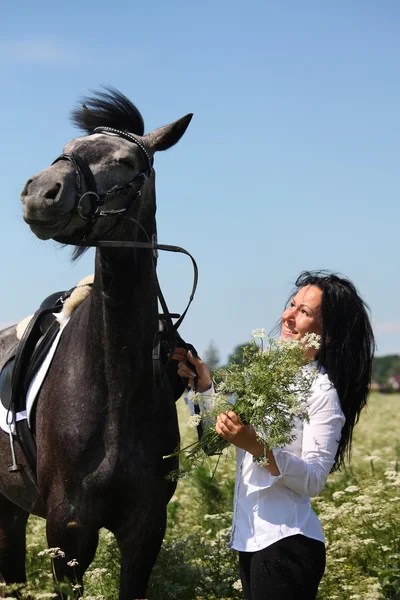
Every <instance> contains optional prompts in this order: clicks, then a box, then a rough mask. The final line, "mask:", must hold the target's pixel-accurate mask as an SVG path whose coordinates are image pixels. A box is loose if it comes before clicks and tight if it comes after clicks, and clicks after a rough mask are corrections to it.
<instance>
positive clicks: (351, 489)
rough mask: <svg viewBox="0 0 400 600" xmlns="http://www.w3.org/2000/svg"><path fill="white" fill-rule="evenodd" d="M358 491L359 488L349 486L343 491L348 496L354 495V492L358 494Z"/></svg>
mask: <svg viewBox="0 0 400 600" xmlns="http://www.w3.org/2000/svg"><path fill="white" fill-rule="evenodd" d="M359 490H360V488H359V487H358V486H357V485H349V487H347V488H346V489H345V490H344V491H345V492H347V493H348V494H355V492H358V491H359Z"/></svg>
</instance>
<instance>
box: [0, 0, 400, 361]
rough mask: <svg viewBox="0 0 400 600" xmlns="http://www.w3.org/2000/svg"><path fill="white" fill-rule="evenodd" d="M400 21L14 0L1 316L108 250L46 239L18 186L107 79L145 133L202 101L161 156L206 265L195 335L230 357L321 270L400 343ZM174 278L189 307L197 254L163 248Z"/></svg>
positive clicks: (161, 191) (384, 348) (6, 12)
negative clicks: (346, 282)
mask: <svg viewBox="0 0 400 600" xmlns="http://www.w3.org/2000/svg"><path fill="white" fill-rule="evenodd" d="M399 26H400V4H399V3H398V2H397V0H383V1H382V2H376V0H374V1H371V0H353V1H352V2H348V1H347V0H336V1H335V2H333V1H332V0H331V1H330V2H321V1H320V0H318V1H313V0H302V1H301V2H299V1H296V0H292V1H286V0H279V1H278V0H274V1H272V0H271V1H270V0H264V1H261V0H254V1H249V2H247V3H244V2H238V1H236V0H230V1H229V2H228V1H227V0H214V1H213V2H211V1H209V0H206V1H204V0H203V1H202V2H198V1H193V2H188V1H187V0H186V1H185V2H184V1H180V0H169V1H168V2H167V1H165V0H163V1H162V0H147V2H137V1H135V0H130V1H129V2H128V1H124V0H122V1H119V2H118V3H114V4H111V3H105V2H102V1H101V0H97V1H96V2H93V1H92V0H86V2H79V3H78V2H76V1H75V0H71V1H70V2H68V3H54V2H53V1H52V2H48V1H47V0H45V1H41V2H39V3H31V2H28V1H25V0H24V1H22V2H19V3H15V2H11V0H1V2H0V75H1V83H2V86H1V90H2V92H1V95H0V114H1V115H2V123H1V143H2V158H1V161H0V178H1V182H2V194H1V207H2V218H1V220H0V229H1V237H0V240H1V242H0V244H1V253H2V294H1V296H0V322H1V323H2V324H5V323H10V322H16V321H18V320H19V319H21V318H22V317H24V316H25V315H27V314H30V313H32V312H33V311H34V310H35V309H36V308H37V306H38V304H39V303H40V301H41V300H42V298H43V297H44V296H46V295H47V294H49V293H51V292H52V291H55V290H59V289H68V288H69V287H71V286H72V285H74V284H75V283H76V282H77V281H78V280H79V279H81V278H82V277H83V276H85V275H86V274H88V273H91V272H93V253H92V252H90V253H88V254H87V255H86V256H85V257H84V258H83V259H82V260H81V261H79V262H78V263H77V264H75V265H72V263H71V262H70V260H69V252H68V250H65V249H64V250H63V249H59V247H58V246H57V244H55V243H54V242H41V241H39V240H38V239H36V238H35V237H34V235H33V234H32V233H31V232H30V230H29V228H28V226H27V225H26V224H24V222H23V220H22V211H21V206H20V202H19V195H20V192H21V190H22V188H23V186H24V183H25V181H26V180H27V179H28V177H30V176H31V175H33V174H35V173H37V172H38V171H41V170H42V169H44V168H45V167H47V166H49V164H50V163H51V162H52V160H53V159H54V158H55V157H56V156H57V155H58V154H59V153H60V151H61V149H62V147H63V146H64V145H65V143H66V142H67V141H68V140H69V139H71V138H73V137H77V135H79V132H78V131H77V130H76V129H74V128H73V127H72V125H71V123H70V121H69V113H70V110H71V109H72V108H73V107H74V106H75V104H76V103H77V101H78V100H79V98H80V97H81V96H82V95H85V94H87V93H88V92H89V91H90V90H91V89H99V87H100V86H101V85H102V84H110V85H113V86H115V87H116V88H118V89H119V90H120V91H122V92H123V93H124V94H126V95H127V96H128V97H129V98H130V99H131V100H132V101H133V102H134V103H135V104H136V105H137V106H138V108H139V109H140V111H141V112H142V114H143V117H144V120H145V124H146V131H147V132H148V131H150V130H152V129H153V128H155V127H158V126H161V125H164V124H166V123H169V122H171V121H174V120H175V119H177V118H179V117H181V116H183V115H185V114H186V113H189V112H193V113H194V118H193V120H192V123H191V124H190V126H189V128H188V130H187V133H186V134H185V136H184V137H183V138H182V140H181V141H180V142H179V144H177V145H176V146H175V147H174V148H172V149H170V150H169V151H167V152H164V153H159V155H158V156H157V160H156V164H155V167H156V172H157V199H158V213H157V214H158V230H159V240H160V242H162V243H169V244H176V245H180V246H183V247H185V248H186V249H187V250H189V251H190V252H191V253H192V254H193V255H194V256H195V258H196V260H197V261H198V264H199V269H200V279H199V288H198V292H197V294H196V297H195V300H194V303H193V305H192V308H191V310H190V312H189V314H188V316H187V318H186V320H185V322H184V324H183V326H182V328H181V333H182V335H183V337H184V338H185V339H187V341H190V342H192V343H193V344H194V345H195V346H196V347H197V348H198V350H199V352H200V353H204V351H205V350H206V348H207V347H208V345H209V343H210V340H213V341H214V343H215V345H216V346H217V348H218V349H219V352H220V355H221V360H222V361H224V360H225V359H226V357H227V355H228V354H229V353H230V352H231V351H232V349H233V348H234V346H235V345H236V344H238V343H241V342H245V341H246V340H248V339H249V336H250V332H251V330H252V329H254V328H256V327H265V328H266V329H267V330H269V329H271V328H272V326H273V325H274V323H275V321H276V319H277V318H278V317H279V315H280V314H281V311H282V308H283V306H284V303H285V301H286V298H287V296H288V295H289V293H290V290H291V289H292V284H293V282H294V280H295V279H296V277H297V275H298V274H299V273H300V271H302V270H303V269H318V268H323V269H330V270H333V271H335V272H340V273H343V274H345V275H347V276H348V277H350V278H351V279H352V280H353V281H354V283H355V285H356V287H357V288H358V289H359V291H360V293H361V294H362V296H363V297H364V299H365V300H366V301H367V303H368V304H369V305H370V307H371V314H372V319H373V324H374V329H375V333H376V337H377V342H378V353H379V354H388V353H400V317H399V312H398V298H399V295H400V278H399V269H398V263H399V260H398V257H399V254H400V249H399V222H400V219H399V216H400V210H399V205H400V204H399V173H400V169H399V164H398V163H399V156H400V153H399V150H400V148H399V145H400V142H399V140H400V121H399V106H400V71H399V64H400V60H399V59H400V38H399V35H398V31H399ZM128 276H129V274H128V273H127V277H128ZM159 277H160V280H161V282H162V286H163V290H164V293H165V296H166V298H167V301H168V304H169V306H170V309H171V310H173V311H177V312H179V311H182V310H183V308H184V306H185V305H186V301H187V297H188V295H189V293H190V288H191V277H192V275H191V267H190V261H189V260H186V259H185V258H184V257H180V256H175V255H165V256H162V257H161V258H160V261H159Z"/></svg>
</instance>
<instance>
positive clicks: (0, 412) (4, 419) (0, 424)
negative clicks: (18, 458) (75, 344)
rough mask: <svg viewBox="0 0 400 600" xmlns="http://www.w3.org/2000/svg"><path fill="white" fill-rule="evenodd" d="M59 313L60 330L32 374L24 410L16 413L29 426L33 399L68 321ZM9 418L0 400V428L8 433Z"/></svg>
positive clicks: (18, 419)
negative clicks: (36, 369) (34, 373)
mask: <svg viewBox="0 0 400 600" xmlns="http://www.w3.org/2000/svg"><path fill="white" fill-rule="evenodd" d="M61 315H62V313H61ZM61 315H60V314H56V315H55V316H56V318H57V319H58V320H59V321H60V322H61V325H60V331H59V332H58V334H57V336H56V338H55V339H54V342H53V344H52V346H51V347H50V350H49V351H48V353H47V354H46V356H45V358H44V360H43V363H42V364H41V366H40V368H39V369H38V371H37V373H36V375H35V376H34V378H33V379H32V381H31V383H30V386H29V389H28V393H27V397H26V410H23V411H21V412H19V413H17V414H16V419H17V421H21V420H23V419H28V425H29V426H30V421H29V419H30V415H31V413H32V408H33V406H34V404H35V400H36V398H37V395H38V393H39V391H40V388H41V387H42V384H43V381H44V378H45V377H46V374H47V371H48V370H49V367H50V365H51V361H52V360H53V357H54V354H55V352H56V350H57V346H58V342H59V341H60V338H61V334H62V332H63V330H64V327H65V326H66V324H67V323H68V321H69V319H65V317H64V318H63V316H61ZM60 316H61V318H60ZM11 419H12V414H10V413H9V412H8V410H7V409H6V408H5V407H4V406H3V404H2V403H1V402H0V428H1V429H2V430H3V431H5V432H6V433H10V425H12V423H10V420H11ZM11 429H12V428H11Z"/></svg>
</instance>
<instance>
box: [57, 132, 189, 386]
mask: <svg viewBox="0 0 400 600" xmlns="http://www.w3.org/2000/svg"><path fill="white" fill-rule="evenodd" d="M93 133H104V134H113V135H116V136H118V137H121V138H124V139H126V140H128V141H130V142H132V143H134V144H136V145H137V146H138V147H139V148H140V150H141V152H142V154H143V155H144V157H145V158H146V162H147V169H146V170H145V171H143V172H141V173H139V174H138V175H137V176H136V177H134V178H133V179H132V180H131V181H130V182H129V183H127V184H125V185H123V186H115V187H113V188H111V189H110V190H108V191H107V192H105V193H103V194H99V193H98V190H97V185H96V181H95V178H94V175H93V173H92V170H91V168H90V167H89V165H88V164H87V162H86V161H85V160H84V159H83V158H82V157H81V156H79V155H78V154H76V153H75V152H71V153H70V154H61V155H60V156H58V157H57V158H56V159H55V161H53V163H52V164H55V163H56V162H58V161H60V160H68V161H69V162H71V164H72V166H73V168H74V171H75V180H76V200H75V205H74V208H73V210H72V212H71V217H70V219H69V221H68V222H67V224H66V225H65V227H66V226H67V225H68V223H69V222H70V220H71V219H72V217H73V215H74V214H75V213H78V215H79V216H80V217H81V218H82V219H84V220H85V221H87V226H86V228H85V230H84V233H83V236H82V238H81V239H79V240H75V239H71V240H70V241H69V242H63V243H68V244H72V245H74V246H80V247H96V248H138V249H148V250H152V264H153V269H154V273H155V279H156V284H157V297H158V299H159V301H160V305H161V308H162V310H163V315H162V317H163V320H164V321H165V323H166V331H164V330H163V329H162V328H161V327H160V328H159V331H157V332H156V334H155V336H154V343H153V368H154V379H155V384H156V386H157V387H161V386H162V378H163V373H162V370H161V366H160V364H159V363H160V361H159V358H160V344H161V342H162V341H163V340H166V341H167V342H168V343H169V345H170V347H171V354H172V352H173V350H174V348H175V346H176V338H177V330H178V328H179V326H180V325H181V323H182V321H183V319H184V318H185V316H186V313H187V311H188V310H189V306H190V305H191V303H192V301H193V299H194V295H195V292H196V288H197V282H198V267H197V264H196V261H195V259H194V258H193V256H192V255H191V254H190V253H189V252H188V251H187V250H185V249H184V248H181V247H180V246H172V245H169V244H159V243H158V242H157V236H156V235H155V234H154V235H153V236H152V239H151V240H150V237H149V235H148V233H147V231H146V230H145V229H144V227H143V226H142V225H141V224H140V223H139V221H137V220H136V219H134V218H133V217H131V216H130V215H127V214H126V213H127V212H128V211H129V209H130V208H131V206H132V203H133V200H134V199H135V198H136V197H139V196H140V195H141V193H142V192H141V188H142V186H143V184H144V183H145V181H146V180H147V179H148V178H149V177H150V175H151V172H152V168H153V159H152V157H151V156H150V155H149V153H148V152H147V150H146V148H145V146H144V145H143V143H142V142H141V141H140V140H139V139H138V138H137V137H136V136H134V135H133V134H131V133H129V132H126V131H120V130H118V129H114V128H112V127H96V129H95V130H94V131H93ZM83 180H85V182H86V185H87V187H88V191H86V192H84V193H82V189H83V185H82V184H83ZM135 188H136V191H134V193H133V196H132V199H131V202H130V203H129V204H128V206H126V207H124V208H121V209H115V210H103V209H102V207H103V206H104V203H105V201H106V200H107V199H109V198H111V197H112V196H114V195H116V194H127V193H129V192H132V191H133V190H134V189H135ZM105 217H122V218H125V219H127V220H128V221H130V222H132V223H133V224H135V225H136V226H137V227H139V229H140V230H141V231H142V232H143V234H144V236H145V238H146V240H147V241H145V242H136V241H123V240H121V241H112V240H93V241H92V240H88V239H87V236H88V234H89V233H90V231H91V229H92V227H93V225H94V224H95V223H96V221H97V220H98V219H99V218H105ZM115 226H116V223H115V224H114V225H113V226H112V227H111V228H110V229H109V230H108V232H109V231H111V229H113V228H114V227H115ZM108 232H107V233H108ZM158 250H163V251H166V252H176V253H180V254H186V256H188V257H189V258H190V259H191V261H192V266H193V285H192V291H191V293H190V297H189V302H188V304H187V306H186V308H185V310H184V311H183V313H182V314H181V315H180V316H179V315H173V314H171V313H170V312H169V310H168V307H167V303H166V301H165V298H164V295H163V293H162V291H161V287H160V284H159V281H158V277H157V269H156V264H155V259H156V258H157V257H158ZM173 317H175V318H176V317H178V320H177V321H176V322H175V323H173V321H172V318H173Z"/></svg>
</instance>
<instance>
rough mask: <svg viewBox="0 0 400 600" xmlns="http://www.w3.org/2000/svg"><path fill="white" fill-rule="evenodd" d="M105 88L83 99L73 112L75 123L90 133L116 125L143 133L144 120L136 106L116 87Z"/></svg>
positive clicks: (119, 127)
mask: <svg viewBox="0 0 400 600" xmlns="http://www.w3.org/2000/svg"><path fill="white" fill-rule="evenodd" d="M104 89H105V91H104V92H100V91H99V92H96V91H95V92H93V94H92V95H91V96H88V97H87V98H83V99H82V100H81V106H79V108H75V109H74V110H73V111H72V113H71V119H72V122H73V123H74V125H76V126H77V127H79V128H80V129H83V130H84V131H86V133H88V134H89V135H90V134H91V133H93V130H94V129H95V128H96V127H114V128H115V129H120V130H121V131H130V132H132V133H136V134H137V135H143V134H144V121H143V117H142V115H141V114H140V112H139V111H138V109H137V108H136V106H135V105H134V104H132V102H131V101H130V100H128V98H127V97H126V96H124V95H123V94H121V92H119V91H118V90H116V89H115V88H113V87H111V86H104Z"/></svg>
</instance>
